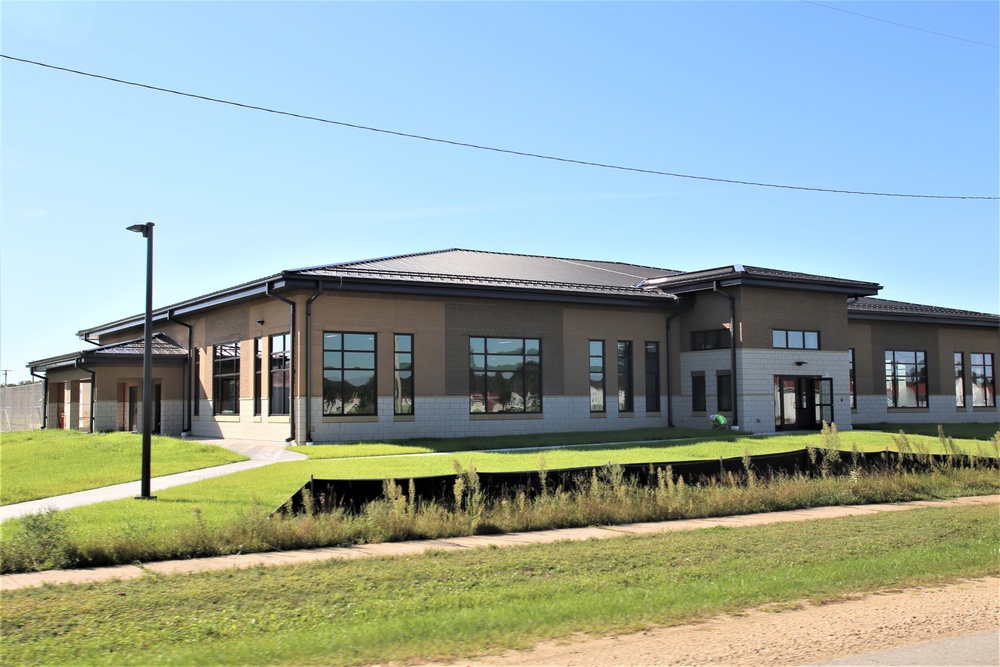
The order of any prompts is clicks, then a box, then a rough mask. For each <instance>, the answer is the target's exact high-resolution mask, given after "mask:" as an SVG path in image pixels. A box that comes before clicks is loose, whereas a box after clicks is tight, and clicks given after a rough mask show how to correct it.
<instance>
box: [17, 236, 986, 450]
mask: <svg viewBox="0 0 1000 667" xmlns="http://www.w3.org/2000/svg"><path fill="white" fill-rule="evenodd" d="M880 289H881V286H880V285H878V284H876V283H871V282H863V281H857V280H847V279H841V278H830V277H824V276H816V275H807V274H802V273H795V272H790V271H779V270H772V269H763V268H758V267H752V266H742V265H734V266H725V267H720V268H715V269H709V270H704V271H693V272H682V271H671V270H668V269H661V268H655V267H647V266H635V265H631V264H622V263H616V262H601V261H585V260H573V259H564V258H555V257H537V256H529V255H514V254H501V253H492V252H479V251H471V250H459V249H452V250H444V251H438V252H428V253H420V254H412V255H403V256H398V257H387V258H382V259H374V260H366V261H359V262H347V263H343V264H333V265H329V266H317V267H312V268H305V269H297V270H290V271H282V272H280V273H278V274H275V275H272V276H269V277H267V278H262V279H260V280H256V281H253V282H250V283H246V284H243V285H238V286H235V287H231V288H229V289H225V290H222V291H218V292H214V293H212V294H207V295H205V296H201V297H197V298H194V299H190V300H187V301H183V302H181V303H177V304H174V305H172V306H168V307H165V308H160V309H157V310H155V311H154V313H153V324H154V331H155V338H154V342H153V358H154V361H153V375H154V380H153V382H154V392H155V395H154V397H153V400H154V415H155V416H154V419H155V424H154V425H153V430H154V431H156V432H162V433H166V434H174V435H177V434H191V435H194V436H198V437H211V436H220V437H227V438H240V439H251V440H269V441H277V442H280V441H287V442H296V443H313V442H340V441H357V440H373V439H393V440H399V439H406V438H414V437H457V436H470V435H496V434H516V433H537V432H559V431H588V430H600V429H607V430H612V429H614V430H617V429H627V428H638V427H667V426H677V427H700V428H708V427H709V415H711V414H713V413H716V412H719V413H722V414H725V415H726V416H727V418H728V419H729V422H730V424H733V425H735V426H736V427H738V428H740V429H742V430H745V431H750V432H773V431H776V430H778V431H780V430H817V429H819V428H821V426H822V423H823V422H824V421H826V422H831V423H836V424H837V426H838V428H840V429H842V430H846V429H849V428H851V425H852V424H860V423H874V422H931V423H935V422H936V423H949V422H972V421H975V422H997V421H998V411H997V406H996V399H995V383H996V380H995V375H994V363H995V360H996V357H997V355H998V354H1000V317H998V316H997V315H992V314H984V313H974V312H968V311H960V310H953V309H948V308H937V307H930V306H921V305H915V304H907V303H898V302H892V301H886V300H881V299H877V298H874V297H875V295H877V294H878V292H879V290H880ZM78 335H79V336H80V337H81V338H82V339H83V340H85V341H87V342H88V343H92V344H95V345H96V347H93V348H91V349H88V350H84V351H82V352H76V353H72V354H65V355H61V356H57V357H51V358H48V359H42V360H39V361H35V362H32V363H30V364H29V368H30V369H31V372H32V374H33V375H35V376H37V377H39V378H40V379H43V380H44V382H45V395H46V397H47V398H46V414H45V420H46V425H47V426H48V427H50V428H55V427H59V428H72V429H80V430H89V431H114V430H138V429H139V428H140V423H139V420H140V419H141V413H142V410H141V409H139V406H140V405H141V403H142V395H141V394H142V353H143V315H141V314H140V315H136V316H133V317H128V318H125V319H121V320H117V321H115V322H109V323H107V324H103V325H100V326H95V327H91V328H88V329H84V330H82V331H80V332H79V333H78Z"/></svg>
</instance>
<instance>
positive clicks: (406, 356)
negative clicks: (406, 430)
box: [392, 334, 413, 415]
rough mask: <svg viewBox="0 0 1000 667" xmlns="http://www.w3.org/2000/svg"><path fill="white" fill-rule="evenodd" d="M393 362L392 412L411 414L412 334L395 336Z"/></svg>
mask: <svg viewBox="0 0 1000 667" xmlns="http://www.w3.org/2000/svg"><path fill="white" fill-rule="evenodd" d="M395 341H396V342H395V356H394V361H393V366H394V368H393V372H392V383H393V406H394V407H393V411H394V413H395V414H397V415H412V414H413V334H396V337H395Z"/></svg>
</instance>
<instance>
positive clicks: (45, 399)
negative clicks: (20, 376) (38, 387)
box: [29, 368, 49, 429]
mask: <svg viewBox="0 0 1000 667" xmlns="http://www.w3.org/2000/svg"><path fill="white" fill-rule="evenodd" d="M29 372H30V373H31V376H32V377H36V378H38V379H40V380H41V381H42V428H43V429H44V428H45V422H46V419H47V417H48V414H49V376H48V375H39V374H38V373H36V372H35V369H34V368H32V369H31V370H30V371H29Z"/></svg>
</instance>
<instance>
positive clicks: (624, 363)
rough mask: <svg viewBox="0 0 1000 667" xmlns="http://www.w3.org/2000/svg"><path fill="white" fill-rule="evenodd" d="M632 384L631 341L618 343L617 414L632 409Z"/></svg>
mask: <svg viewBox="0 0 1000 667" xmlns="http://www.w3.org/2000/svg"><path fill="white" fill-rule="evenodd" d="M634 403H635V400H634V393H633V382H632V341H630V340H620V341H618V412H632V411H633V409H634V407H635V406H634Z"/></svg>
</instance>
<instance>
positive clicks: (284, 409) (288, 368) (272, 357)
mask: <svg viewBox="0 0 1000 667" xmlns="http://www.w3.org/2000/svg"><path fill="white" fill-rule="evenodd" d="M268 347H269V350H268V354H269V361H268V374H269V375H270V376H271V386H270V389H269V390H268V396H267V410H268V413H270V414H272V415H287V414H289V413H290V412H291V407H292V405H291V404H292V378H291V375H292V350H291V348H290V347H289V346H288V334H278V335H276V336H271V338H270V342H269V343H268Z"/></svg>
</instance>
